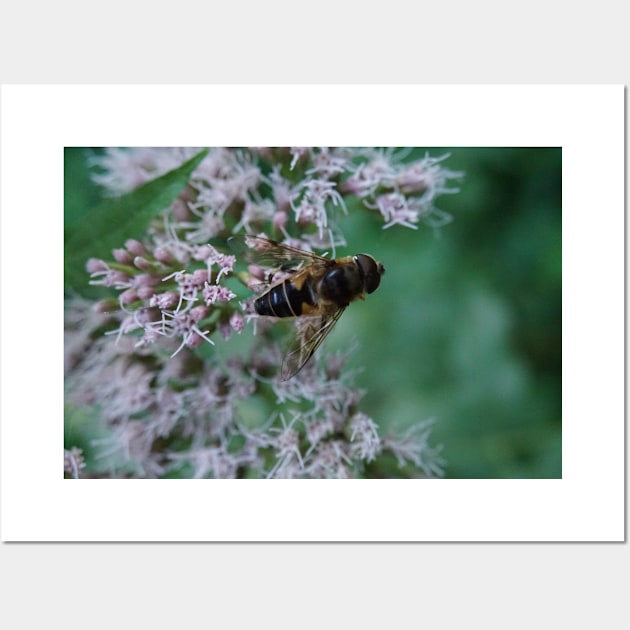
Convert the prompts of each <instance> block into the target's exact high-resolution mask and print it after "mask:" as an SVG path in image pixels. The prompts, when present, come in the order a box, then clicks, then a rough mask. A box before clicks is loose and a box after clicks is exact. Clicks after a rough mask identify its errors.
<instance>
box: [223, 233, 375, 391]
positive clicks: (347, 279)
mask: <svg viewBox="0 0 630 630" xmlns="http://www.w3.org/2000/svg"><path fill="white" fill-rule="evenodd" d="M238 239H239V237H233V238H232V239H230V240H231V244H232V246H233V247H234V245H235V244H236V243H237V242H238ZM244 244H245V245H246V247H248V248H249V249H248V250H247V251H246V252H245V257H246V258H247V260H248V261H250V262H252V263H255V264H258V265H261V266H263V267H272V268H275V270H276V272H280V273H281V274H282V275H281V277H280V279H279V280H276V281H273V280H272V278H273V274H270V275H269V276H268V278H269V280H268V282H267V283H265V285H264V287H265V289H264V292H263V293H262V294H261V295H260V296H259V297H258V298H256V300H255V301H254V311H255V312H256V313H257V314H258V315H262V316H267V317H283V318H286V317H293V318H295V331H296V334H295V336H294V339H293V342H292V343H291V345H290V347H289V350H288V352H287V354H286V356H285V358H284V361H283V364H282V371H281V378H282V380H284V381H287V380H289V379H290V378H291V377H293V376H295V375H296V374H297V373H298V372H299V371H300V370H301V369H302V368H303V367H304V365H306V363H307V362H308V360H309V359H310V358H311V357H312V356H313V354H314V353H315V350H317V348H318V347H319V346H320V344H321V343H322V341H323V340H324V339H325V338H326V337H327V335H328V334H329V333H330V331H331V330H332V329H333V327H334V325H335V324H336V323H337V321H338V320H339V318H340V317H341V315H342V313H343V312H344V310H345V309H346V307H347V306H348V304H350V302H353V301H354V300H356V299H362V300H363V299H365V296H366V294H369V293H373V292H374V291H375V290H376V289H377V288H378V286H379V284H380V282H381V276H382V275H383V274H384V273H385V268H384V267H383V265H382V264H381V263H380V262H377V261H376V260H375V259H374V258H372V256H370V255H368V254H356V255H355V256H346V257H344V258H326V257H324V256H318V255H317V254H313V253H311V252H307V251H304V250H301V249H298V248H296V247H290V246H288V245H283V244H281V243H278V242H276V241H272V240H270V239H267V238H263V237H261V236H246V237H244Z"/></svg>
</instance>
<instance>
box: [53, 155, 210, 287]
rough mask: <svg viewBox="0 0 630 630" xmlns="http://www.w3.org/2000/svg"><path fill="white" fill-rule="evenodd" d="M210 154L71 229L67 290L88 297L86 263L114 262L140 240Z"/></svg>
mask: <svg viewBox="0 0 630 630" xmlns="http://www.w3.org/2000/svg"><path fill="white" fill-rule="evenodd" d="M207 154H208V150H207V149H206V150H204V151H201V152H200V153H199V154H198V155H196V156H195V157H193V158H191V159H190V160H188V161H187V162H184V164H182V165H181V166H180V167H179V168H176V169H174V170H172V171H169V172H168V173H165V174H164V175H162V176H161V177H158V178H157V179H154V180H152V181H150V182H147V183H146V184H144V185H143V186H141V187H140V188H137V189H136V190H133V191H132V192H130V193H128V194H126V195H123V196H121V197H117V198H116V199H107V200H106V201H104V202H102V203H101V204H99V205H98V206H96V207H94V208H91V209H88V210H86V212H85V214H84V215H83V216H82V217H81V219H80V220H79V221H77V222H76V223H75V225H73V226H72V228H71V229H70V227H69V226H67V232H66V242H65V248H64V275H65V288H66V291H67V290H68V289H74V291H76V292H78V293H80V294H84V293H85V292H86V291H85V289H86V288H88V273H87V272H86V271H85V263H86V261H87V260H88V259H89V258H111V250H112V249H114V248H116V247H123V246H124V243H125V241H126V240H128V239H130V238H135V239H140V238H141V237H142V235H143V234H144V233H145V232H146V229H147V226H148V225H149V223H150V222H151V220H152V219H153V218H154V217H155V216H156V215H157V214H159V213H160V212H162V211H163V210H165V209H166V208H168V207H169V206H170V205H171V204H172V203H173V201H175V199H176V198H177V196H178V195H179V194H180V193H181V192H182V190H183V189H184V188H185V186H186V184H187V183H188V180H189V179H190V176H191V174H192V172H193V171H194V170H195V168H197V166H198V165H199V163H200V162H201V161H202V160H203V159H204V158H205V157H206V155H207Z"/></svg>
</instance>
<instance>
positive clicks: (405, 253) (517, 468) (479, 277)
mask: <svg viewBox="0 0 630 630" xmlns="http://www.w3.org/2000/svg"><path fill="white" fill-rule="evenodd" d="M424 151H425V150H424V149H423V150H418V151H417V152H416V153H415V154H414V155H411V156H410V159H412V158H417V157H418V155H422V154H424ZM429 152H430V154H431V155H435V156H438V155H442V154H443V153H450V155H451V156H450V157H449V158H448V159H447V160H446V161H445V162H444V164H445V166H447V167H448V168H450V169H454V170H458V171H459V170H461V171H464V172H465V173H466V175H465V178H464V179H463V181H462V183H461V192H460V193H458V194H456V195H447V196H442V197H440V198H439V199H438V201H437V205H438V207H439V208H440V209H441V210H445V211H447V212H449V213H450V214H451V215H452V216H453V222H452V223H451V224H449V225H447V226H445V227H443V228H441V229H440V230H439V231H437V232H432V231H431V230H430V229H428V228H426V227H424V226H420V228H419V229H418V231H417V232H414V231H411V230H406V229H402V228H400V229H399V228H395V229H392V230H386V231H383V230H382V229H381V228H380V226H379V225H376V224H375V223H374V222H372V221H371V220H370V217H369V216H365V215H362V214H358V213H356V214H352V215H350V216H348V217H347V218H345V219H344V220H342V222H341V225H342V229H343V231H344V233H345V234H346V237H347V239H348V242H349V245H350V246H349V248H348V250H349V251H348V252H342V253H349V252H350V251H354V250H361V251H367V252H370V253H372V254H373V255H374V256H376V257H377V258H379V259H380V260H381V261H382V262H383V264H384V265H385V269H386V275H385V277H384V278H383V282H382V284H381V287H379V290H378V292H377V293H375V294H374V295H373V296H370V297H369V300H368V303H366V304H365V305H362V304H361V305H357V306H356V307H354V308H350V309H348V314H347V315H345V316H344V318H343V320H342V321H341V322H340V323H339V325H338V328H339V329H340V330H339V331H336V332H335V335H334V336H335V341H334V342H333V344H336V343H339V344H340V346H342V345H343V340H344V339H346V338H347V337H348V336H350V337H356V339H357V340H358V342H359V348H358V350H357V351H356V352H355V353H354V354H353V357H352V362H351V364H352V365H354V366H356V367H358V366H361V367H362V373H361V374H360V376H359V377H358V379H357V382H358V383H359V384H360V385H361V386H362V387H365V388H366V389H367V390H368V393H367V395H366V398H365V400H364V405H363V406H364V409H365V411H366V413H368V414H370V415H371V416H372V417H373V418H374V419H375V420H376V421H377V422H379V423H380V424H381V426H384V425H387V426H395V427H399V426H401V427H405V426H407V425H409V424H411V423H412V422H414V421H416V420H417V419H419V418H426V417H434V418H435V419H436V420H437V422H436V424H435V427H434V430H433V436H434V439H435V440H436V441H437V442H441V443H442V444H443V445H444V450H443V455H444V457H445V459H446V461H447V465H446V468H445V470H446V476H447V477H450V478H560V477H561V476H562V461H561V452H562V444H561V427H562V405H561V392H562V341H561V338H562V228H561V221H562V211H561V202H562V200H561V193H562V190H561V182H562V151H561V149H559V148H557V149H556V148H549V149H547V148H522V149H520V148H515V149H511V148H507V149H504V148H440V149H436V148H431V149H429ZM342 331H343V332H342ZM344 332H345V335H344ZM333 344H331V345H333Z"/></svg>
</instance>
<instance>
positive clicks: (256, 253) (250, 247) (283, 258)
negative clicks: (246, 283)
mask: <svg viewBox="0 0 630 630" xmlns="http://www.w3.org/2000/svg"><path fill="white" fill-rule="evenodd" d="M228 243H229V245H230V247H231V249H232V250H233V251H234V252H236V253H237V254H240V255H241V256H242V257H243V258H244V259H245V260H246V261H247V262H249V263H252V264H255V265H260V266H261V267H274V268H278V269H284V270H289V269H297V268H299V267H304V266H307V265H322V264H326V263H329V262H330V259H329V258H325V257H323V256H318V255H317V254H313V253H312V252H307V251H306V250H303V249H298V248H297V247H291V246H290V245H284V244H283V243H278V242H277V241H272V240H271V239H268V238H264V237H262V236H249V235H247V236H232V237H230V238H229V239H228Z"/></svg>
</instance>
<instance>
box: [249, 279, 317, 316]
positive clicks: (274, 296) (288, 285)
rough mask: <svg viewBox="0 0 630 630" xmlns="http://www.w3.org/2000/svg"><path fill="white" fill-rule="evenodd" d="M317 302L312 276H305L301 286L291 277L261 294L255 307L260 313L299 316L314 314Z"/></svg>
mask: <svg viewBox="0 0 630 630" xmlns="http://www.w3.org/2000/svg"><path fill="white" fill-rule="evenodd" d="M316 303H317V297H316V295H315V291H314V290H313V286H312V284H311V278H309V277H305V278H303V282H301V286H298V285H297V284H296V283H294V282H293V281H292V280H291V279H290V278H287V279H286V280H285V281H284V282H281V283H280V284H277V285H276V286H275V287H272V288H271V289H269V291H267V293H265V294H264V295H261V296H260V297H259V298H258V299H257V300H256V302H254V308H255V309H256V312H257V313H258V314H259V315H269V316H271V317H298V316H300V315H307V314H312V313H313V311H314V309H315V306H316Z"/></svg>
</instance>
